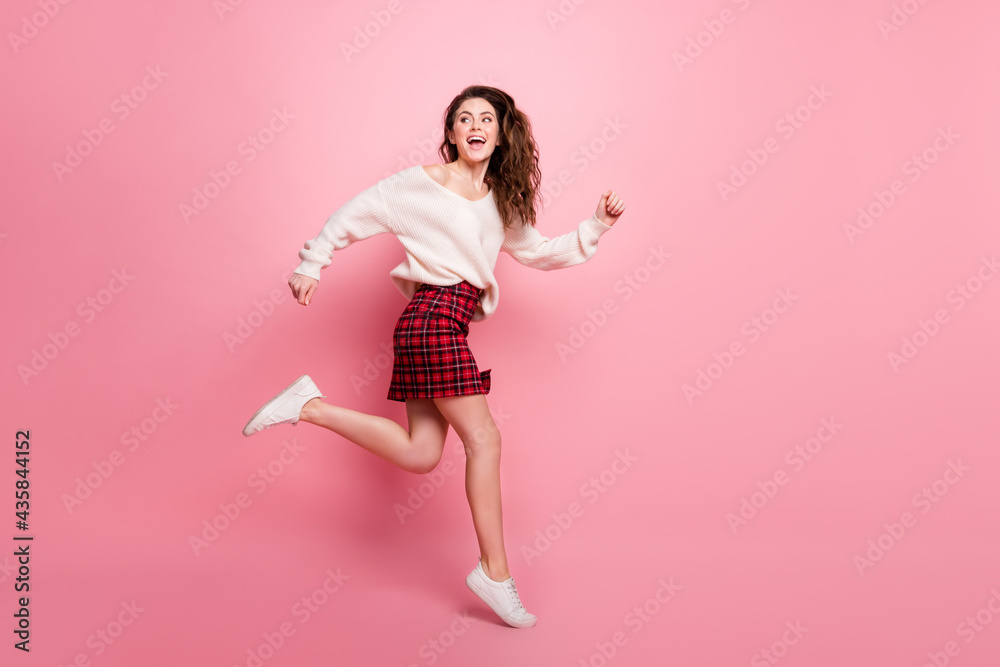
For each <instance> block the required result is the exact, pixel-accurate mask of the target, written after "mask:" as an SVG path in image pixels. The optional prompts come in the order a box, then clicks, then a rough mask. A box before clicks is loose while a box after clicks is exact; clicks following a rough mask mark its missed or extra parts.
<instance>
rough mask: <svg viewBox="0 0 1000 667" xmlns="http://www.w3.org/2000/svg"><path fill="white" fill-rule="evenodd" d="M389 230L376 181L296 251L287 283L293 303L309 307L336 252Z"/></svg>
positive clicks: (344, 206) (386, 207)
mask: <svg viewBox="0 0 1000 667" xmlns="http://www.w3.org/2000/svg"><path fill="white" fill-rule="evenodd" d="M390 231H392V230H391V229H390V226H389V208H388V206H387V205H386V201H385V196H384V194H383V192H382V183H381V182H379V183H376V184H375V185H373V186H371V187H369V188H368V189H367V190H363V191H362V192H361V193H359V194H358V195H357V196H355V197H354V198H353V199H351V200H350V201H348V202H347V203H346V204H344V205H343V206H341V207H340V208H339V209H337V211H336V212H334V213H333V215H331V216H330V217H329V218H328V219H327V221H326V224H324V225H323V229H322V230H320V233H319V235H318V236H317V237H316V238H314V239H310V240H308V241H306V242H305V247H304V248H303V249H302V250H300V251H299V258H300V259H301V260H302V262H301V263H300V264H299V267H298V268H297V269H295V273H293V274H292V277H291V278H290V279H289V281H288V285H289V287H291V289H292V295H293V296H294V297H295V299H296V301H298V302H299V303H300V304H302V305H303V306H307V305H309V302H310V301H311V300H312V295H313V293H314V292H315V291H316V288H317V287H318V286H319V278H320V271H321V270H323V269H325V268H326V267H328V266H329V265H330V263H331V262H332V261H333V253H334V251H335V250H342V249H343V248H346V247H347V246H349V245H351V244H352V243H354V242H356V241H361V240H363V239H366V238H369V237H372V236H376V235H378V234H384V233H386V232H390Z"/></svg>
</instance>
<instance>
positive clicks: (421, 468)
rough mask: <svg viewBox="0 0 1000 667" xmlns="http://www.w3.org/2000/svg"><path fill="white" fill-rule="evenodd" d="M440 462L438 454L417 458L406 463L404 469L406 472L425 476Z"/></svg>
mask: <svg viewBox="0 0 1000 667" xmlns="http://www.w3.org/2000/svg"><path fill="white" fill-rule="evenodd" d="M440 462H441V454H440V453H438V455H437V456H428V455H423V456H417V457H414V458H413V460H411V461H409V462H408V465H407V467H406V469H407V471H408V472H412V473H416V474H417V475H426V474H427V473H429V472H431V471H432V470H434V468H437V465H438V463H440Z"/></svg>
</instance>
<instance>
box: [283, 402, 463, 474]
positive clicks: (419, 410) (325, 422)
mask: <svg viewBox="0 0 1000 667" xmlns="http://www.w3.org/2000/svg"><path fill="white" fill-rule="evenodd" d="M406 416H407V419H408V421H409V424H410V430H409V431H407V430H406V429H404V428H403V427H402V426H400V425H399V424H397V423H396V422H394V421H392V420H391V419H386V418H385V417H379V416H378V415H369V414H365V413H363V412H357V411H356V410H349V409H347V408H341V407H338V406H336V405H330V404H329V403H324V402H323V401H321V400H320V399H318V398H314V399H312V400H310V401H309V402H307V403H306V404H305V405H304V406H303V407H302V412H301V413H300V415H299V420H300V421H304V422H308V423H310V424H315V425H317V426H322V427H323V428H325V429H328V430H330V431H333V432H334V433H336V434H338V435H340V436H343V437H344V438H347V439H348V440H350V441H351V442H353V443H354V444H356V445H359V446H360V447H362V448H364V449H367V450H368V451H369V452H371V453H372V454H375V455H376V456H379V457H381V458H383V459H385V460H386V461H389V462H390V463H393V464H395V465H397V466H399V467H400V468H402V469H403V470H407V471H409V472H414V473H427V472H430V471H431V470H433V469H434V467H435V466H437V464H438V461H440V460H441V453H442V452H443V451H444V441H445V436H447V435H448V422H447V421H446V420H445V418H444V416H443V415H442V414H441V413H440V412H439V411H438V409H437V407H436V406H435V405H434V401H433V400H432V399H429V398H411V399H408V400H407V401H406Z"/></svg>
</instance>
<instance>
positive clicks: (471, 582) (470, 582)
mask: <svg viewBox="0 0 1000 667" xmlns="http://www.w3.org/2000/svg"><path fill="white" fill-rule="evenodd" d="M465 585H466V586H468V587H469V590H470V591H472V592H473V593H475V594H476V597H477V598H479V599H480V600H482V601H483V602H485V603H486V606H487V607H489V608H490V609H492V610H493V613H494V614H496V615H497V616H498V617H499V618H500V620H501V621H503V622H504V623H506V624H507V625H509V626H511V627H513V628H530V627H532V626H533V625H534V624H535V623H537V622H538V619H537V618H536V619H534V620H533V621H529V622H526V623H525V622H521V623H518V622H517V621H508V620H507V619H505V618H504V617H503V614H501V613H500V610H499V609H497V608H496V606H495V605H494V604H493V601H492V600H491V599H490V598H489V597H484V596H483V593H484V592H485V591H480V589H479V585H478V584H477V583H476V580H475V578H474V577H473V576H472V575H471V574H470V575H469V576H468V577H466V578H465Z"/></svg>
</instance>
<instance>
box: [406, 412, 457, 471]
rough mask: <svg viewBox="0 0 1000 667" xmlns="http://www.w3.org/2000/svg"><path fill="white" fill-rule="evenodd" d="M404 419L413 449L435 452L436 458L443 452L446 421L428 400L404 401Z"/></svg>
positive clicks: (446, 427)
mask: <svg viewBox="0 0 1000 667" xmlns="http://www.w3.org/2000/svg"><path fill="white" fill-rule="evenodd" d="M406 418H407V420H408V422H409V426H410V429H409V432H410V442H411V443H412V444H413V446H414V447H419V448H425V449H426V450H428V451H430V452H435V453H436V454H437V456H438V457H440V456H441V453H442V452H443V451H444V441H445V438H446V437H447V435H448V420H447V419H445V417H444V415H443V414H441V411H440V410H438V408H437V406H436V405H434V400H433V399H430V398H408V399H406Z"/></svg>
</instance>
